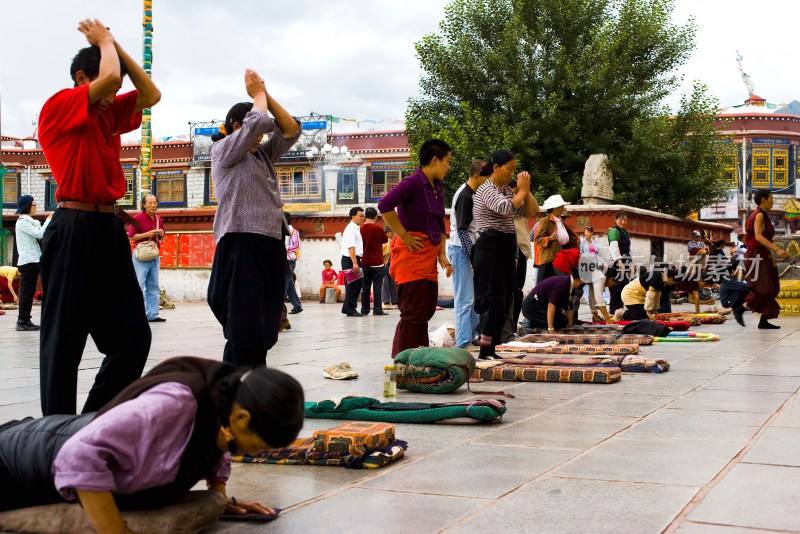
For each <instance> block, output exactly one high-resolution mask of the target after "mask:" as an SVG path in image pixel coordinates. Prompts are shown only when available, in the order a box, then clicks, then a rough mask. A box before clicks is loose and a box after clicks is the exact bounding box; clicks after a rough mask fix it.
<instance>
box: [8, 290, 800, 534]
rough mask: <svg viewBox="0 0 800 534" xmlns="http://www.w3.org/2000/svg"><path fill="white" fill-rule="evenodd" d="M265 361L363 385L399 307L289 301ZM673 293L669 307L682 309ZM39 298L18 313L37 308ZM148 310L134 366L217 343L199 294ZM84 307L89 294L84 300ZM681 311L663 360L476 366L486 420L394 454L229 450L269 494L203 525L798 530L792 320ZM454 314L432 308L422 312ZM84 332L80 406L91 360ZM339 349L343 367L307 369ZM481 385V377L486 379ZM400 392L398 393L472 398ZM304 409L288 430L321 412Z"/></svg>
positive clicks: (17, 341) (650, 352)
mask: <svg viewBox="0 0 800 534" xmlns="http://www.w3.org/2000/svg"><path fill="white" fill-rule="evenodd" d="M304 307H305V311H303V312H302V313H301V314H299V315H293V316H290V318H291V321H292V329H291V330H288V331H285V332H283V333H281V335H280V339H279V341H278V344H277V345H276V346H275V348H274V349H273V350H272V351H271V352H270V354H269V356H268V364H269V365H270V366H274V367H276V368H279V369H282V370H284V371H286V372H288V373H290V374H292V375H293V376H295V377H296V378H297V379H298V380H299V381H300V382H301V383H302V384H303V386H304V387H305V391H306V399H307V400H312V401H317V400H323V399H328V398H334V397H342V396H345V395H353V394H358V395H368V396H375V397H379V396H380V395H381V393H382V378H383V366H384V365H385V364H388V363H390V359H389V351H390V347H391V340H392V336H393V333H394V328H395V325H396V322H397V318H398V311H397V310H389V311H388V313H389V315H388V316H383V317H373V316H368V317H363V318H350V317H345V316H343V315H342V314H340V313H339V306H338V305H330V304H329V305H325V304H317V303H316V302H314V303H308V302H307V303H304ZM688 310H689V307H688V306H686V305H683V306H678V307H677V310H676V311H688ZM38 313H39V309H38V307H35V308H34V322H37V323H38ZM162 316H163V317H166V318H167V319H168V320H167V322H165V323H161V324H153V325H152V331H153V344H152V348H151V351H150V359H149V362H148V368H149V367H152V366H153V365H154V364H156V363H157V362H159V361H161V360H163V359H165V358H169V357H172V356H180V355H196V356H207V357H209V358H221V354H222V348H223V346H224V339H223V337H222V331H221V328H220V326H219V325H218V324H217V322H216V320H215V319H214V317H213V315H212V314H211V312H210V311H209V309H208V306H207V305H205V304H177V308H176V309H175V310H166V311H163V312H162ZM87 318H89V319H90V318H91V310H90V309H87ZM745 319H746V320H747V321H748V326H747V328H741V327H740V326H738V325H737V324H736V323H735V322H733V321H732V320H731V321H728V322H726V323H725V324H724V325H710V326H705V327H696V328H693V330H697V331H708V332H714V333H718V334H720V336H721V338H722V339H721V341H719V342H717V343H688V344H682V343H673V344H659V345H654V346H648V347H643V348H642V352H643V354H645V355H647V356H658V357H664V358H666V359H667V360H668V361H669V362H670V364H671V365H672V369H671V370H670V371H669V372H668V373H664V374H650V373H625V374H624V376H623V378H622V380H621V381H620V382H618V383H616V384H610V385H605V384H554V383H512V382H484V383H483V384H475V385H474V387H473V389H493V390H497V389H503V390H505V391H507V392H509V393H512V394H513V395H515V396H516V398H514V399H507V400H506V402H507V406H508V411H507V413H506V415H505V417H504V418H503V422H502V423H500V424H487V425H471V424H447V425H441V424H439V425H410V424H400V425H397V437H398V438H399V439H403V440H406V441H408V443H409V447H408V450H407V452H406V456H405V458H403V459H402V460H400V461H399V462H396V463H394V464H390V465H389V466H386V467H384V468H381V469H375V470H372V469H364V470H349V469H344V468H339V467H319V466H279V465H263V464H234V468H233V475H232V477H231V480H230V482H229V494H230V495H234V496H237V497H240V498H245V499H252V500H258V501H262V502H264V503H266V504H269V505H271V506H276V507H279V508H282V509H283V512H282V514H281V516H280V517H279V518H278V519H277V520H276V521H274V522H272V523H268V524H259V523H230V522H220V523H217V524H216V525H214V526H213V527H212V528H210V529H209V530H208V531H207V532H212V533H222V532H292V533H293V532H335V531H346V532H353V533H359V532H365V533H373V532H379V533H390V532H404V533H407V532H414V533H416V532H419V533H428V532H459V533H460V532H474V533H480V534H484V533H486V532H539V533H542V532H545V533H549V532H553V533H562V532H581V533H584V532H587V533H595V532H609V533H615V534H619V533H628V532H631V533H639V532H641V533H657V532H678V533H681V534H689V533H692V534H694V533H697V534H706V533H711V532H719V533H723V534H727V533H730V534H733V533H744V532H758V531H762V532H767V531H768V532H776V531H777V532H800V514H799V513H798V512H800V445H798V444H799V443H800V399H798V388H800V318H798V317H786V318H782V319H778V320H777V321H776V323H777V324H780V325H781V326H782V328H781V329H780V330H775V331H761V330H757V329H756V323H757V319H756V318H755V317H754V316H753V315H746V316H745ZM446 320H452V310H443V311H438V312H437V313H436V315H435V316H434V318H433V320H432V322H431V324H432V325H433V326H438V325H439V324H441V323H442V322H444V321H446ZM15 322H16V312H15V311H11V310H9V311H8V313H7V315H5V316H2V317H0V376H2V381H0V422H4V421H7V420H9V419H12V418H19V417H22V416H26V415H33V416H38V415H39V414H40V411H39V386H38V383H39V378H38V374H39V363H38V339H39V338H38V334H37V333H32V332H17V331H15V330H14V325H15ZM100 361H101V355H100V354H99V353H98V352H97V349H96V348H95V346H94V344H93V343H92V341H91V340H89V341H88V343H87V347H86V352H85V356H84V358H83V363H82V365H81V371H80V375H79V385H78V387H79V404H78V406H79V407H80V406H81V404H82V402H83V400H84V399H85V396H86V393H87V392H88V389H89V388H90V386H91V384H92V381H93V379H94V375H95V373H96V371H97V369H98V367H99V365H100ZM341 361H347V362H350V364H351V365H352V367H353V368H354V369H355V370H357V371H358V372H359V373H360V377H359V378H358V379H357V380H353V381H332V380H327V379H325V378H323V376H322V369H323V368H325V367H327V366H329V365H331V364H334V363H338V362H341ZM487 386H490V387H487ZM474 397H475V395H471V394H470V393H469V392H467V391H466V388H462V389H461V390H459V392H457V393H455V394H452V395H448V396H433V395H421V394H410V393H407V392H404V391H402V390H401V391H400V392H399V397H398V400H400V401H423V402H441V401H448V400H456V399H458V400H463V399H469V398H474ZM337 424H339V422H338V421H333V420H321V419H311V420H307V421H306V424H305V427H304V429H303V432H302V434H301V435H302V436H309V435H310V434H311V433H312V432H313V431H314V430H316V429H321V428H330V427H334V426H337Z"/></svg>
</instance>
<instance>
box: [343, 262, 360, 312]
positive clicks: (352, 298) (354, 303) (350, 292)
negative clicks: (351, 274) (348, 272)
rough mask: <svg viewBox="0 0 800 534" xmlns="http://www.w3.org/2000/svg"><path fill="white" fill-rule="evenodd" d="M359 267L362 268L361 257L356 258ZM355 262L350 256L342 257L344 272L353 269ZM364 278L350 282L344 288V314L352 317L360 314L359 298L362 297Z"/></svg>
mask: <svg viewBox="0 0 800 534" xmlns="http://www.w3.org/2000/svg"><path fill="white" fill-rule="evenodd" d="M356 261H357V262H358V266H359V267H361V257H360V256H356ZM352 268H353V260H351V259H350V256H342V270H343V271H344V270H345V269H352ZM362 281H363V278H359V279H358V280H355V281H353V282H348V283H346V284H345V286H344V302H343V303H342V313H346V314H347V315H351V314H353V313H358V309H357V308H358V296H359V295H361V282H362Z"/></svg>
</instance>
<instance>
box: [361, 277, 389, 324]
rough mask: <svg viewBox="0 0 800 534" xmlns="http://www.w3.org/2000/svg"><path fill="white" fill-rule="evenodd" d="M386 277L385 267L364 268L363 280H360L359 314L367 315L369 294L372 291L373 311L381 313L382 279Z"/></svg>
mask: <svg viewBox="0 0 800 534" xmlns="http://www.w3.org/2000/svg"><path fill="white" fill-rule="evenodd" d="M385 276H386V267H384V266H383V265H381V266H380V267H364V278H362V279H361V313H363V314H364V315H366V314H368V313H369V293H370V290H372V304H373V310H374V311H375V312H377V313H381V312H383V304H382V303H381V299H382V293H383V279H384V277H385Z"/></svg>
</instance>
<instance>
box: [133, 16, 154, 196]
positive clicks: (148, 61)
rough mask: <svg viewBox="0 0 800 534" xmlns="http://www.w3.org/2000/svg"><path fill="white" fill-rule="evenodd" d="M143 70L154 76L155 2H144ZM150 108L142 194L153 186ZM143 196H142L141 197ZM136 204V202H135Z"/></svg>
mask: <svg viewBox="0 0 800 534" xmlns="http://www.w3.org/2000/svg"><path fill="white" fill-rule="evenodd" d="M142 29H143V33H142V41H143V42H142V68H143V69H144V71H145V72H146V73H147V75H148V76H152V69H153V0H144V16H143V17H142ZM150 118H151V116H150V108H146V109H144V110H142V144H141V146H142V148H141V156H140V157H139V171H140V173H141V175H140V176H141V182H140V183H141V185H140V187H141V192H142V193H144V192H146V191H151V185H152V174H151V172H150V171H151V166H152V159H153V158H152V154H153V131H152V127H151V122H150ZM140 196H141V195H140ZM134 202H135V200H134Z"/></svg>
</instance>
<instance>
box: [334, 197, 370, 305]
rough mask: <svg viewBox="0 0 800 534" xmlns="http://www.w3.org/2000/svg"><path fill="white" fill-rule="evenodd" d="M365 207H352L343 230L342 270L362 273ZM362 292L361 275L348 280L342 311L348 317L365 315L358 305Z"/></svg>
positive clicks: (341, 248)
mask: <svg viewBox="0 0 800 534" xmlns="http://www.w3.org/2000/svg"><path fill="white" fill-rule="evenodd" d="M364 220H365V218H364V208H361V207H358V206H355V207H353V208H350V222H349V223H348V224H347V226H346V227H345V229H344V232H342V244H341V247H340V252H341V254H342V270H343V271H345V270H348V269H352V271H353V274H357V275H361V255H362V254H363V253H364V242H363V241H362V240H361V232H360V230H359V228H358V227H359V226H361V224H362V223H363V222H364ZM360 294H361V277H360V276H359V278H358V280H353V281H352V282H347V284H346V285H345V288H344V304H342V313H344V314H345V315H347V316H348V317H363V315H361V314H360V313H359V312H358V310H357V309H356V307H357V306H358V296H359V295H360Z"/></svg>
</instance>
